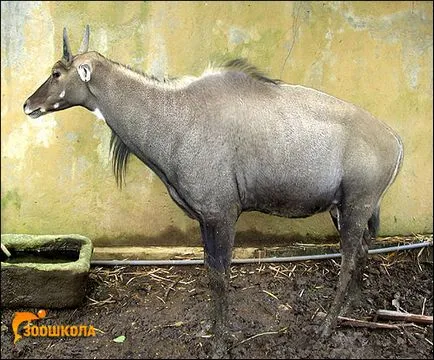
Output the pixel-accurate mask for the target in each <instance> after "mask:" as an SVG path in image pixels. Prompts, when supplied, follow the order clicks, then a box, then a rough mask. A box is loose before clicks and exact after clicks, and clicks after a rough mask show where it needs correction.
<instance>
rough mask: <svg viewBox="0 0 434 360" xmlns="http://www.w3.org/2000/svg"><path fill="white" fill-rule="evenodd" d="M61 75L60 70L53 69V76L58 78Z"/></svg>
mask: <svg viewBox="0 0 434 360" xmlns="http://www.w3.org/2000/svg"><path fill="white" fill-rule="evenodd" d="M59 76H60V71H57V70H55V71H53V78H55V79H57V78H58V77H59Z"/></svg>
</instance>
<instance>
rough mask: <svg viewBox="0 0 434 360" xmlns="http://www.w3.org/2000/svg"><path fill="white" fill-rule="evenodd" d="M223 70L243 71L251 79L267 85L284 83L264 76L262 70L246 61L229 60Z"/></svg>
mask: <svg viewBox="0 0 434 360" xmlns="http://www.w3.org/2000/svg"><path fill="white" fill-rule="evenodd" d="M223 68H224V69H228V70H237V71H241V72H243V73H244V74H246V75H248V76H250V77H251V78H253V79H256V80H259V81H262V82H265V83H271V84H274V85H278V84H281V83H282V81H281V80H279V79H270V78H269V77H267V76H266V75H264V74H263V73H262V72H261V71H260V70H258V69H257V68H256V67H255V66H253V65H250V64H249V63H248V62H247V60H245V59H234V60H229V61H227V62H225V63H224V64H223Z"/></svg>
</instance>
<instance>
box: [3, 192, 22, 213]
mask: <svg viewBox="0 0 434 360" xmlns="http://www.w3.org/2000/svg"><path fill="white" fill-rule="evenodd" d="M9 205H13V206H14V207H15V209H17V210H20V209H21V197H20V195H19V194H18V192H17V191H16V190H10V191H8V192H7V193H6V195H5V196H3V197H2V199H1V209H2V211H3V210H5V209H6V208H7V207H8V206H9Z"/></svg>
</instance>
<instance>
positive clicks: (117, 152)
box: [110, 130, 131, 188]
mask: <svg viewBox="0 0 434 360" xmlns="http://www.w3.org/2000/svg"><path fill="white" fill-rule="evenodd" d="M130 153H131V151H130V149H128V147H127V146H126V145H125V144H124V142H123V141H122V140H121V139H120V137H119V136H117V135H116V134H115V132H114V131H113V130H112V137H111V139H110V155H111V159H112V168H113V173H114V175H115V178H116V184H117V185H118V186H119V187H120V188H122V185H123V184H125V175H126V172H127V161H128V156H129V155H130Z"/></svg>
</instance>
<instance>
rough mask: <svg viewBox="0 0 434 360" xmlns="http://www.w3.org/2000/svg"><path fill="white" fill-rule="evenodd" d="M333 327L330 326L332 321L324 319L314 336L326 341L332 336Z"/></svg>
mask: <svg viewBox="0 0 434 360" xmlns="http://www.w3.org/2000/svg"><path fill="white" fill-rule="evenodd" d="M333 327H334V326H333V324H332V321H331V320H330V319H329V318H326V319H325V320H324V322H323V323H322V325H321V326H320V327H319V328H318V330H317V331H316V335H317V336H318V337H319V338H320V339H326V338H328V337H329V336H330V335H331V334H332V332H333Z"/></svg>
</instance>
